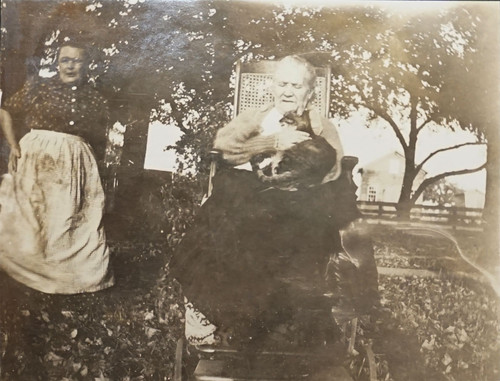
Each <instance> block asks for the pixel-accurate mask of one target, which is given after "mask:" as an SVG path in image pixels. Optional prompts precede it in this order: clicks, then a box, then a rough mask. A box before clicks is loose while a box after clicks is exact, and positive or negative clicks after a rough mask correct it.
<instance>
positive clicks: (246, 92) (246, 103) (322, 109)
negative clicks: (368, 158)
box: [204, 60, 331, 199]
mask: <svg viewBox="0 0 500 381" xmlns="http://www.w3.org/2000/svg"><path fill="white" fill-rule="evenodd" d="M277 62H278V61H274V60H262V61H255V62H242V61H241V60H240V61H238V62H237V63H236V81H235V89H234V109H233V118H234V117H236V116H237V115H238V114H240V113H241V112H243V111H245V110H248V109H258V108H260V107H264V106H266V105H268V104H271V103H273V101H274V98H273V95H272V93H271V85H272V81H273V74H274V71H275V67H276V64H277ZM315 70H316V84H315V89H314V97H313V99H312V102H313V103H312V106H313V107H314V108H316V109H317V110H318V111H319V113H320V115H323V116H324V117H325V118H328V117H329V114H330V112H329V109H330V107H329V106H330V78H331V69H330V66H325V67H315ZM220 160H221V155H220V152H217V151H212V163H211V166H210V177H209V183H208V191H207V195H206V197H205V198H204V199H206V198H208V197H209V196H210V195H211V193H212V189H213V184H212V177H213V176H214V175H215V172H216V168H217V162H218V161H220Z"/></svg>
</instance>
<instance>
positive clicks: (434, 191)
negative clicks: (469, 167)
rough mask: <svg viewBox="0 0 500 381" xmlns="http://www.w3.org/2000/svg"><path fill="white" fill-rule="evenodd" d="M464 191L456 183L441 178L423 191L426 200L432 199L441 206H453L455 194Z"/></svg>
mask: <svg viewBox="0 0 500 381" xmlns="http://www.w3.org/2000/svg"><path fill="white" fill-rule="evenodd" d="M459 193H463V191H461V190H460V189H459V188H457V187H456V186H455V185H453V184H451V183H449V182H447V181H446V179H441V180H438V181H436V182H435V183H433V184H431V185H429V186H428V187H426V188H425V190H424V192H423V199H424V201H431V202H433V203H435V204H436V205H439V206H450V205H451V206H453V205H454V204H455V200H454V198H455V196H456V195H457V194H459Z"/></svg>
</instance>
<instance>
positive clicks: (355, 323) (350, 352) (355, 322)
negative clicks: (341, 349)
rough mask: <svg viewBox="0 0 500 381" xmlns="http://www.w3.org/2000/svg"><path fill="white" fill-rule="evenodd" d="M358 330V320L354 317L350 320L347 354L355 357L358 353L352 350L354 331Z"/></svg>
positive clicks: (354, 337)
mask: <svg viewBox="0 0 500 381" xmlns="http://www.w3.org/2000/svg"><path fill="white" fill-rule="evenodd" d="M357 328H358V318H357V317H354V318H352V319H351V335H350V338H349V345H348V347H347V354H348V355H352V356H356V355H358V352H357V351H356V350H355V349H354V342H355V341H356V331H357Z"/></svg>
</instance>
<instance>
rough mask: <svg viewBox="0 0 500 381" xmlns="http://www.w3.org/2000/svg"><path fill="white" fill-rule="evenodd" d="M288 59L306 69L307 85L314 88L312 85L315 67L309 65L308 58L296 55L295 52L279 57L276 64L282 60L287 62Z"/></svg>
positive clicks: (314, 82) (313, 83)
mask: <svg viewBox="0 0 500 381" xmlns="http://www.w3.org/2000/svg"><path fill="white" fill-rule="evenodd" d="M289 61H292V62H294V63H296V64H298V65H301V66H303V67H304V68H305V69H306V73H307V79H306V82H307V85H308V86H309V88H310V89H314V86H315V84H316V69H315V68H314V66H313V65H311V63H310V62H309V61H308V60H306V59H305V58H303V57H301V56H298V55H296V54H293V55H290V56H286V57H283V58H282V59H280V60H279V61H278V65H279V64H280V63H282V62H289Z"/></svg>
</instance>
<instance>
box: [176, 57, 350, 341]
mask: <svg viewBox="0 0 500 381" xmlns="http://www.w3.org/2000/svg"><path fill="white" fill-rule="evenodd" d="M315 79H316V75H315V69H314V67H313V66H311V64H310V63H309V62H307V61H306V60H304V59H303V58H301V57H299V56H288V57H285V58H283V59H282V60H280V61H279V62H278V63H277V65H276V70H275V73H274V77H273V84H272V93H273V95H274V104H272V105H269V106H268V107H265V108H263V109H256V110H248V111H245V112H243V113H242V114H240V115H239V116H238V117H236V118H235V119H234V120H232V121H231V122H230V123H229V124H227V125H226V126H225V127H223V128H221V129H220V130H219V131H218V133H217V136H216V138H215V142H214V148H215V149H218V150H220V151H221V152H222V157H223V160H224V162H225V166H223V168H221V169H220V170H219V171H218V173H217V175H216V176H215V178H214V191H213V194H212V195H211V197H210V198H209V199H208V200H207V202H206V203H205V204H204V205H203V206H202V208H201V210H200V212H199V214H198V215H197V218H196V220H195V222H194V224H193V226H192V228H191V229H190V230H189V231H188V232H187V234H186V235H185V237H184V238H183V240H182V242H181V243H180V245H179V247H178V248H177V249H176V252H175V253H174V256H173V258H172V261H171V264H170V271H171V276H173V277H175V278H176V279H177V280H178V281H179V282H180V283H181V285H182V288H183V292H184V295H185V297H186V298H187V300H186V302H187V304H186V308H187V311H186V330H187V331H186V334H187V336H188V339H189V340H190V341H192V342H195V343H196V342H197V343H209V342H211V341H214V340H217V335H218V333H221V332H225V331H227V329H228V328H231V327H232V328H233V329H234V327H240V328H241V327H245V328H241V329H240V330H239V332H240V333H241V332H243V333H244V334H245V335H247V336H249V337H251V336H255V335H256V332H258V331H259V330H260V331H262V330H264V331H265V330H268V329H269V327H272V326H276V325H277V324H278V322H279V321H280V320H282V319H286V318H287V317H289V316H292V315H293V314H294V313H295V312H296V311H297V310H298V308H299V307H298V306H299V305H300V304H301V303H304V301H305V299H307V298H302V297H301V295H300V292H298V291H297V290H298V289H300V283H301V282H302V280H303V279H311V281H312V282H315V280H317V281H318V282H322V281H324V272H325V268H326V264H327V262H328V260H329V258H330V255H331V254H335V253H339V252H342V251H343V247H342V244H341V240H340V235H339V229H342V228H344V227H345V226H347V225H348V224H349V223H350V222H352V221H354V220H355V219H357V218H359V217H360V214H359V211H358V209H357V207H356V196H355V194H354V189H353V187H352V185H351V184H350V183H349V181H348V180H347V179H345V178H343V177H341V176H340V173H341V166H340V164H341V158H342V155H343V153H342V146H341V144H340V140H339V137H338V134H337V131H336V129H335V127H334V126H333V125H332V124H331V122H330V121H329V120H327V119H326V118H324V117H322V116H320V115H319V113H318V112H317V111H315V110H313V109H312V108H311V107H309V105H310V101H311V98H312V97H313V94H314V83H315ZM296 167H300V168H296ZM248 169H250V171H249V170H248ZM304 289H309V288H308V287H305V288H304ZM306 294H307V293H306Z"/></svg>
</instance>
